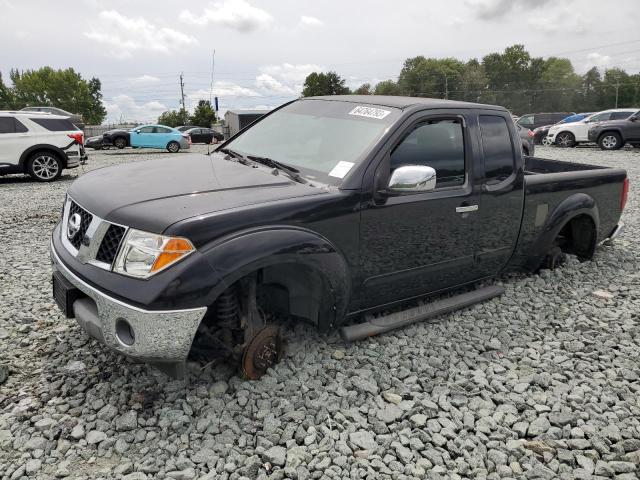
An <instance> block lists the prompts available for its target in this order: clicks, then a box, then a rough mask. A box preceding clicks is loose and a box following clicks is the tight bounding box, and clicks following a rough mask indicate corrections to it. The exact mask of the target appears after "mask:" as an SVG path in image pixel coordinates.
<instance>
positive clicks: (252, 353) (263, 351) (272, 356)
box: [242, 325, 283, 380]
mask: <svg viewBox="0 0 640 480" xmlns="http://www.w3.org/2000/svg"><path fill="white" fill-rule="evenodd" d="M282 351H283V346H282V338H281V336H280V328H279V327H277V326H276V325H267V326H266V327H264V328H263V329H262V330H260V331H259V332H258V334H257V335H256V336H255V337H253V338H252V339H251V340H250V341H249V344H248V345H247V348H246V349H245V351H244V354H243V356H242V371H243V373H244V375H245V376H246V377H247V378H249V379H251V380H257V379H258V378H260V377H261V376H262V375H264V374H265V372H266V371H267V369H268V368H269V367H271V366H272V365H274V364H276V363H277V362H278V360H280V358H281V357H282Z"/></svg>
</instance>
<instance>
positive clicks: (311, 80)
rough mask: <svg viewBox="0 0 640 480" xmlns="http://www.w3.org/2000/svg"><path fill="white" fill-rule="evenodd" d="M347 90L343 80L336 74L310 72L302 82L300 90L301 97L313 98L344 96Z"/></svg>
mask: <svg viewBox="0 0 640 480" xmlns="http://www.w3.org/2000/svg"><path fill="white" fill-rule="evenodd" d="M348 93H349V88H348V87H347V86H346V85H345V80H344V79H343V78H341V77H340V75H338V74H337V73H336V72H328V73H323V72H321V73H317V72H312V73H310V74H309V75H307V78H305V80H304V87H303V89H302V96H303V97H313V96H317V95H346V94H348Z"/></svg>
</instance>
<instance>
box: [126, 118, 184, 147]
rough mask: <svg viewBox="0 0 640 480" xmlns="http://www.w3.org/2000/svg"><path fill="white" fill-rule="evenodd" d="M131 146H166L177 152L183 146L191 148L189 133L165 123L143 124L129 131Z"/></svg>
mask: <svg viewBox="0 0 640 480" xmlns="http://www.w3.org/2000/svg"><path fill="white" fill-rule="evenodd" d="M129 136H130V137H131V146H132V147H138V148H166V149H167V150H169V151H170V152H171V153H177V152H179V151H180V149H181V148H189V147H190V146H191V141H190V139H189V135H186V134H184V133H182V132H181V131H179V130H176V129H175V128H171V127H167V126H165V125H141V126H139V127H136V128H134V129H133V130H131V131H130V132H129Z"/></svg>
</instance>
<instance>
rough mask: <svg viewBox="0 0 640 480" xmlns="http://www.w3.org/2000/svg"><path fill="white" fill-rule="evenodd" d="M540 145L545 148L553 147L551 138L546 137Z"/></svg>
mask: <svg viewBox="0 0 640 480" xmlns="http://www.w3.org/2000/svg"><path fill="white" fill-rule="evenodd" d="M540 143H541V144H542V145H544V146H545V147H548V146H550V145H551V140H549V137H548V136H546V135H545V136H544V137H542V140H540Z"/></svg>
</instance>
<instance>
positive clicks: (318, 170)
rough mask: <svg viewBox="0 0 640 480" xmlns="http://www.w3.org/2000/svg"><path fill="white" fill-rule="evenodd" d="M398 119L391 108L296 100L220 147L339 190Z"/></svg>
mask: <svg viewBox="0 0 640 480" xmlns="http://www.w3.org/2000/svg"><path fill="white" fill-rule="evenodd" d="M399 115H400V110H398V109H396V108H393V107H381V106H376V105H361V104H357V103H349V102H343V101H333V100H301V101H297V102H294V103H292V104H290V105H287V106H286V107H283V108H282V109H280V110H278V111H277V112H274V113H272V114H271V115H269V116H267V117H265V118H264V119H262V120H261V121H259V122H258V123H256V124H255V125H254V126H252V127H251V128H249V129H248V130H247V131H246V132H244V133H242V134H240V135H239V136H238V137H237V138H236V139H234V140H233V141H231V142H230V143H229V144H227V145H225V148H229V149H231V150H234V151H235V152H238V153H240V154H242V155H244V156H256V157H267V158H270V159H272V160H276V161H278V162H281V163H284V164H286V165H289V166H292V167H295V168H296V169H298V170H299V171H300V174H301V175H303V176H305V177H308V178H311V179H317V180H318V181H321V182H323V183H328V184H332V185H338V184H340V183H341V181H342V179H343V178H344V177H345V176H346V175H347V173H348V172H349V170H351V168H352V167H353V166H354V165H355V164H356V163H358V162H360V161H362V160H363V159H364V158H365V156H366V155H367V153H368V152H369V150H370V149H371V148H372V147H373V146H374V145H375V143H376V142H377V141H378V139H379V138H380V137H381V136H382V135H383V134H384V132H385V131H386V130H387V128H389V126H390V125H391V124H392V123H393V122H394V121H395V120H396V119H397V118H398V116H399Z"/></svg>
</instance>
